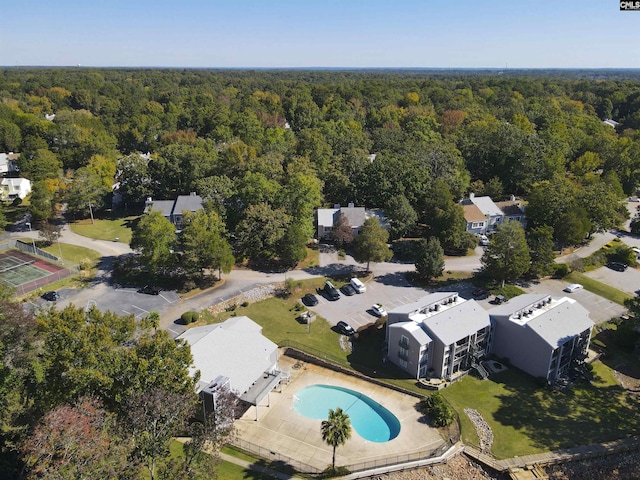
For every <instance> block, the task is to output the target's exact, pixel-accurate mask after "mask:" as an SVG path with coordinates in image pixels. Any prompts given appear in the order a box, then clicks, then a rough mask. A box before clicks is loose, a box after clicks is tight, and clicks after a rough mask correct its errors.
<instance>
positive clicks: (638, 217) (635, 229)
mask: <svg viewBox="0 0 640 480" xmlns="http://www.w3.org/2000/svg"><path fill="white" fill-rule="evenodd" d="M629 230H630V231H631V233H632V234H633V235H640V211H638V212H636V214H635V215H634V216H633V218H632V219H631V223H630V224H629Z"/></svg>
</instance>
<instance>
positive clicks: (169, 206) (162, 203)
mask: <svg viewBox="0 0 640 480" xmlns="http://www.w3.org/2000/svg"><path fill="white" fill-rule="evenodd" d="M174 203H175V200H154V201H153V203H152V204H151V205H149V206H148V207H147V208H146V209H145V212H147V213H148V212H149V210H153V211H154V212H160V213H161V214H162V215H163V216H164V217H167V218H169V217H171V212H173V205H174Z"/></svg>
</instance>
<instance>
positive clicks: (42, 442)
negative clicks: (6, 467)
mask: <svg viewBox="0 0 640 480" xmlns="http://www.w3.org/2000/svg"><path fill="white" fill-rule="evenodd" d="M22 452H23V460H24V464H25V470H26V478H28V479H34V480H35V479H46V480H49V479H50V480H53V479H74V478H78V479H80V478H105V479H106V478H122V477H124V475H123V474H124V472H125V471H127V470H128V464H127V453H128V449H127V446H126V443H124V442H122V441H120V440H119V439H118V437H117V434H116V431H115V417H114V416H113V415H111V414H109V413H107V412H106V411H105V410H104V409H103V408H102V405H101V404H100V402H99V401H98V400H96V399H93V398H88V397H83V398H81V399H79V400H78V401H77V402H76V403H75V404H74V405H73V406H68V405H61V406H59V407H56V408H54V409H53V410H51V411H50V412H48V413H47V414H46V415H45V416H44V417H43V418H42V420H40V422H39V423H38V425H37V426H36V428H35V429H34V431H33V433H32V434H31V435H30V436H29V438H27V440H26V441H25V443H24V446H23V450H22Z"/></svg>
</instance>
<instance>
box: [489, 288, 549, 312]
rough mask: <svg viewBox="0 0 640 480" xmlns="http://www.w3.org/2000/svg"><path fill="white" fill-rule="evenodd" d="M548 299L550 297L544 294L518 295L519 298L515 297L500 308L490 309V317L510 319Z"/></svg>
mask: <svg viewBox="0 0 640 480" xmlns="http://www.w3.org/2000/svg"><path fill="white" fill-rule="evenodd" d="M547 297H549V295H548V294H544V293H525V294H524V295H518V296H517V297H513V298H512V299H511V300H509V301H508V302H507V303H503V304H502V305H500V306H497V307H494V308H492V309H490V310H489V315H491V316H492V317H510V316H511V315H513V314H514V313H516V312H518V311H520V310H522V309H523V308H526V307H528V306H529V305H533V304H535V303H538V302H541V301H542V300H543V299H545V298H547Z"/></svg>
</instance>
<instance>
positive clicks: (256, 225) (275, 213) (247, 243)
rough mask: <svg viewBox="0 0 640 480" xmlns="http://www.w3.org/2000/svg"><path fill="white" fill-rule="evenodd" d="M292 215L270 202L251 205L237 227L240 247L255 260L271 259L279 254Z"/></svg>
mask: <svg viewBox="0 0 640 480" xmlns="http://www.w3.org/2000/svg"><path fill="white" fill-rule="evenodd" d="M290 222H291V217H290V216H289V215H287V214H286V213H285V212H284V209H282V208H277V209H273V208H272V207H271V205H269V204H268V203H259V204H257V205H250V206H249V208H247V211H246V218H245V219H244V220H243V221H242V222H240V224H239V225H238V227H237V229H236V237H237V239H238V244H237V246H238V249H239V250H240V251H241V252H243V253H244V254H245V255H246V256H247V257H249V258H251V259H254V260H271V259H273V258H276V257H277V256H278V254H279V247H280V245H281V242H282V239H283V238H284V236H285V234H286V232H287V227H288V225H289V223H290Z"/></svg>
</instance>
